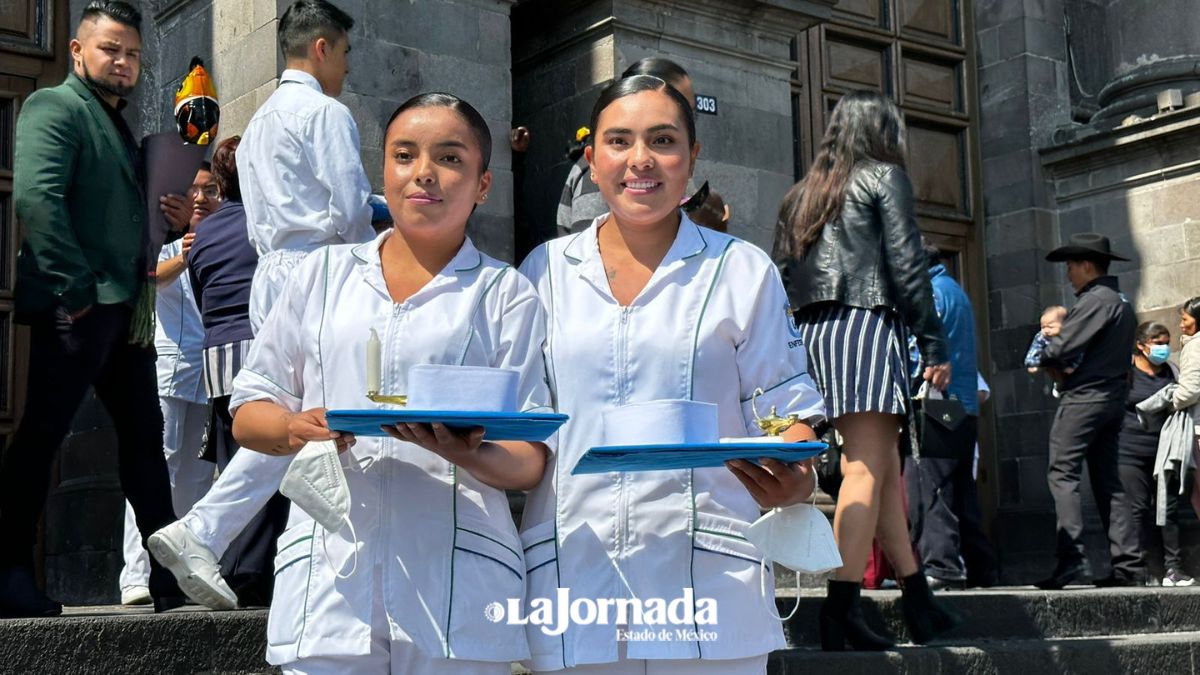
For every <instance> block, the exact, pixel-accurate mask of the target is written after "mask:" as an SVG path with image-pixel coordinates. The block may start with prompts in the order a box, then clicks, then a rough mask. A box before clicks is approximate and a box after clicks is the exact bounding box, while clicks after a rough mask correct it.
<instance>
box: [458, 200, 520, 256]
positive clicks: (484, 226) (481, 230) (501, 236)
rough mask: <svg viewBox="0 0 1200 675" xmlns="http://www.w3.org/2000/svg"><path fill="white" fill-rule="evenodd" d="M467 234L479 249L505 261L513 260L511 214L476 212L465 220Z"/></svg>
mask: <svg viewBox="0 0 1200 675" xmlns="http://www.w3.org/2000/svg"><path fill="white" fill-rule="evenodd" d="M467 234H468V235H470V237H471V241H473V242H475V245H476V246H477V247H478V248H479V250H481V251H483V252H484V253H486V254H488V255H490V256H492V257H493V258H496V259H498V260H503V261H505V262H510V263H511V262H514V260H513V256H514V249H513V232H512V216H511V215H502V216H497V215H490V214H485V213H480V212H478V211H477V212H476V213H475V214H474V215H473V216H471V219H470V220H469V221H467Z"/></svg>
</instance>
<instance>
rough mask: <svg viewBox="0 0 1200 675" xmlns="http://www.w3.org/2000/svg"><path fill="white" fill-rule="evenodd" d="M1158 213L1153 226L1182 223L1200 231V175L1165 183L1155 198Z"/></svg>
mask: <svg viewBox="0 0 1200 675" xmlns="http://www.w3.org/2000/svg"><path fill="white" fill-rule="evenodd" d="M1155 204H1156V206H1157V213H1156V216H1157V217H1156V218H1155V220H1154V222H1152V223H1150V226H1151V227H1152V228H1153V227H1168V226H1171V225H1181V226H1184V227H1185V228H1187V229H1191V230H1197V231H1200V176H1195V175H1193V176H1188V177H1187V178H1182V179H1178V180H1172V181H1169V182H1167V183H1164V184H1163V186H1162V189H1161V190H1160V191H1159V194H1158V199H1156V200H1155Z"/></svg>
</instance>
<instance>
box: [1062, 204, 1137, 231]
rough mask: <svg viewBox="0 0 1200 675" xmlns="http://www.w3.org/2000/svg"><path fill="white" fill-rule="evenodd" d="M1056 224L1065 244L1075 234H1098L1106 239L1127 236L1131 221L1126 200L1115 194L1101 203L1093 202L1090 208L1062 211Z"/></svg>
mask: <svg viewBox="0 0 1200 675" xmlns="http://www.w3.org/2000/svg"><path fill="white" fill-rule="evenodd" d="M1058 222H1059V224H1060V226H1061V227H1062V240H1063V242H1066V241H1067V240H1068V239H1069V238H1070V235H1071V234H1074V233H1077V232H1099V233H1100V234H1103V235H1104V236H1106V237H1122V236H1128V235H1129V226H1130V223H1131V222H1132V221H1131V218H1130V214H1129V202H1128V200H1127V199H1126V198H1125V196H1124V195H1121V194H1115V195H1112V196H1111V197H1110V198H1108V199H1104V200H1103V201H1095V202H1094V203H1093V205H1092V206H1080V207H1076V208H1073V209H1070V210H1068V211H1063V216H1062V217H1060V218H1059V221H1058ZM1068 229H1069V231H1068Z"/></svg>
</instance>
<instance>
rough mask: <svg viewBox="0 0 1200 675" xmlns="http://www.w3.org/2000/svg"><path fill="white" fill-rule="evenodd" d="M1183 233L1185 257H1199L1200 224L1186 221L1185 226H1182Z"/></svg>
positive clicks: (1192, 258) (1191, 258) (1190, 258)
mask: <svg viewBox="0 0 1200 675" xmlns="http://www.w3.org/2000/svg"><path fill="white" fill-rule="evenodd" d="M1183 233H1184V240H1185V242H1186V248H1185V251H1186V253H1185V255H1186V256H1187V259H1188V260H1197V259H1200V224H1198V223H1196V222H1188V223H1187V226H1186V227H1184V228H1183Z"/></svg>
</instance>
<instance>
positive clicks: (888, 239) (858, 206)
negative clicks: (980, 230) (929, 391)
mask: <svg viewBox="0 0 1200 675" xmlns="http://www.w3.org/2000/svg"><path fill="white" fill-rule="evenodd" d="M778 231H779V232H784V230H783V229H782V228H780V229H779V230H778ZM776 262H777V264H778V265H779V271H780V274H781V275H782V276H783V283H784V285H785V286H786V287H787V292H788V299H789V301H790V302H791V305H792V309H794V310H796V311H797V312H803V310H804V308H806V307H808V306H810V305H815V304H817V303H822V302H838V303H841V304H844V305H850V306H852V307H864V308H867V309H873V308H875V307H887V308H889V309H892V310H894V311H895V312H897V313H898V314H899V315H900V317H901V319H902V320H903V321H904V324H905V325H906V326H908V329H909V331H910V332H911V333H912V334H913V335H915V336H916V338H917V345H918V346H919V347H920V349H921V357H922V359H923V360H924V362H925V363H926V364H927V365H933V364H938V363H945V362H946V361H948V360H949V355H948V353H947V351H946V343H945V339H944V337H943V336H942V323H941V321H940V320H939V319H938V315H937V311H936V310H935V309H934V305H933V286H932V285H931V284H930V281H929V270H928V266H927V265H926V264H925V262H926V261H925V253H924V251H923V250H922V249H921V232H920V230H919V229H918V228H917V221H916V219H915V218H914V217H913V196H912V183H911V182H910V181H909V180H908V175H906V174H905V173H904V170H903V169H901V168H900V167H898V166H896V165H894V164H884V163H880V162H864V163H862V164H860V165H859V166H858V167H856V168H855V170H854V173H852V174H851V176H850V180H849V182H848V183H847V184H846V201H845V204H844V205H843V206H842V212H841V214H840V215H839V216H838V217H837V218H836V219H834V220H833V221H832V222H829V223H826V224H825V227H823V228H822V229H821V238H820V239H819V240H817V243H816V244H814V245H813V246H812V247H810V248H809V250H808V251H807V252H806V254H805V255H804V256H802V257H798V258H797V257H789V258H786V259H783V260H777V261H776Z"/></svg>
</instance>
